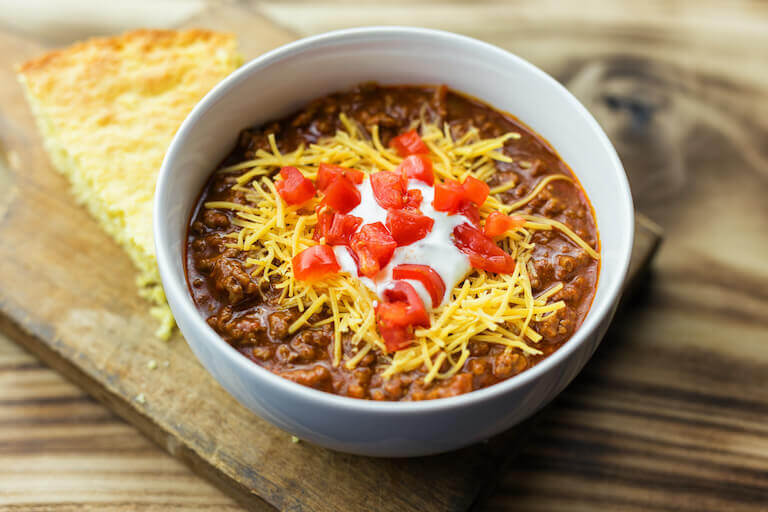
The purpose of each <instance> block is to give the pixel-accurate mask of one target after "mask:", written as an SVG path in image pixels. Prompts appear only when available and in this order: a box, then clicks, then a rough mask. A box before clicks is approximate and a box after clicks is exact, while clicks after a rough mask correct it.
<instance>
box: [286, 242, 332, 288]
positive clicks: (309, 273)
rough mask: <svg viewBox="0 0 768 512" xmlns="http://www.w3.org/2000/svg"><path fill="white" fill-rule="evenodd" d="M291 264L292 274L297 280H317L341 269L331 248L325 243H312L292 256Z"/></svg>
mask: <svg viewBox="0 0 768 512" xmlns="http://www.w3.org/2000/svg"><path fill="white" fill-rule="evenodd" d="M292 264H293V276H294V277H295V278H296V279H298V280H299V281H317V280H319V279H322V278H323V277H325V276H326V275H328V274H333V273H335V272H338V271H339V270H340V269H341V267H339V263H338V262H337V261H336V255H335V254H334V252H333V248H332V247H330V246H327V245H313V246H312V247H309V248H308V249H304V250H303V251H301V252H300V253H299V254H297V255H296V256H294V258H293V260H292Z"/></svg>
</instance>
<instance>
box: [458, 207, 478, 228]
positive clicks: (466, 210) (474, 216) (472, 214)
mask: <svg viewBox="0 0 768 512" xmlns="http://www.w3.org/2000/svg"><path fill="white" fill-rule="evenodd" d="M456 213H458V214H460V215H463V216H465V217H466V218H468V219H469V220H470V222H472V224H474V225H475V226H477V225H479V224H480V209H479V208H478V207H477V205H476V204H475V203H471V202H469V201H463V202H462V203H461V205H460V206H459V209H458V210H457V211H456Z"/></svg>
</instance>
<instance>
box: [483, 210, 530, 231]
mask: <svg viewBox="0 0 768 512" xmlns="http://www.w3.org/2000/svg"><path fill="white" fill-rule="evenodd" d="M523 224H525V219H524V218H523V217H520V216H519V215H513V216H511V217H510V216H509V215H504V214H503V213H501V212H491V214H490V215H488V217H487V218H486V219H485V229H484V232H485V236H490V237H494V236H500V235H503V234H504V233H506V232H507V231H509V230H512V229H516V228H519V227H522V226H523Z"/></svg>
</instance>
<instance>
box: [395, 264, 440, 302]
mask: <svg viewBox="0 0 768 512" xmlns="http://www.w3.org/2000/svg"><path fill="white" fill-rule="evenodd" d="M392 279H413V280H415V281H419V282H420V283H421V284H423V285H424V288H426V289H427V292H428V293H429V296H430V298H431V299H432V307H433V308H436V307H437V306H439V305H440V303H441V302H442V301H443V297H444V296H445V283H444V282H443V278H442V277H440V274H438V273H437V272H436V271H435V269H433V268H432V267H430V266H427V265H415V264H412V263H403V264H402V265H398V266H396V267H395V268H393V269H392Z"/></svg>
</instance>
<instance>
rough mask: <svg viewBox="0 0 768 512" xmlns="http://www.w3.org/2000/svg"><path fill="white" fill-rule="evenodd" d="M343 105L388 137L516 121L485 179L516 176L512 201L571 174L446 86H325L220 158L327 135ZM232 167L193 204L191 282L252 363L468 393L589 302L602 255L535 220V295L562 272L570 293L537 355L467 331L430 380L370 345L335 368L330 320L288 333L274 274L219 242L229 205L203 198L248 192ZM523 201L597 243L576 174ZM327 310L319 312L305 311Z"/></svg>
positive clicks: (393, 395)
mask: <svg viewBox="0 0 768 512" xmlns="http://www.w3.org/2000/svg"><path fill="white" fill-rule="evenodd" d="M340 113H345V114H346V115H347V116H348V117H349V118H350V119H353V120H355V121H356V122H357V123H359V124H360V125H361V126H363V127H370V126H372V125H374V124H378V126H379V130H380V136H381V138H382V141H383V142H384V144H387V143H388V141H389V140H390V139H391V138H392V137H394V136H397V135H398V134H400V133H401V132H403V131H405V130H406V129H407V128H408V127H409V125H410V124H411V122H412V121H414V120H417V119H419V118H420V117H421V116H425V117H426V118H427V119H430V120H432V121H436V122H439V123H440V125H441V126H442V124H443V123H448V125H449V126H450V127H451V129H452V132H453V134H454V136H460V135H461V134H462V133H464V132H465V131H466V130H467V129H469V128H470V127H475V128H477V129H478V130H479V131H480V134H481V136H482V137H483V138H490V137H497V136H500V135H502V134H504V133H507V132H510V131H514V132H517V133H519V134H520V135H521V137H520V138H519V139H512V140H509V141H508V142H507V143H506V144H505V147H504V153H505V154H506V155H508V156H509V157H511V158H512V159H513V162H512V163H505V162H497V170H498V172H497V173H496V174H495V175H494V176H493V177H492V178H491V180H490V182H489V185H490V186H491V187H493V186H496V185H499V184H502V183H506V182H508V181H510V180H511V181H512V182H513V183H514V185H515V186H514V187H513V188H511V189H509V190H508V191H507V192H504V193H503V194H502V200H503V201H505V202H507V203H511V202H514V201H515V200H517V199H520V198H521V197H524V196H525V195H526V194H528V193H529V192H530V191H531V190H532V189H533V188H534V187H535V185H536V183H537V182H539V180H541V179H542V178H543V177H545V176H547V175H550V174H566V175H569V176H573V174H572V172H571V171H570V169H569V168H568V166H567V165H566V164H565V163H564V162H563V161H562V160H560V158H559V157H558V156H557V154H556V153H555V152H554V151H553V150H552V149H551V148H550V147H549V146H548V144H547V143H546V142H545V141H544V140H543V139H542V138H541V137H539V136H538V135H536V134H535V133H533V132H532V131H531V130H530V129H528V128H527V127H526V126H524V125H523V124H522V123H521V122H519V121H517V120H516V119H514V118H513V117H511V116H509V115H507V114H503V113H500V112H497V111H495V110H493V109H492V108H490V107H489V106H487V105H485V104H482V103H480V102H478V101H476V100H473V99H470V98H467V97H465V96H462V95H460V94H458V93H455V92H453V91H451V90H449V89H447V88H445V87H421V86H419V87H412V86H396V87H383V86H378V85H375V84H364V85H361V86H359V87H357V88H356V89H354V90H352V91H350V92H344V93H337V94H332V95H329V96H326V97H323V98H320V99H318V100H315V101H313V102H312V103H310V104H309V105H307V107H306V108H304V109H303V110H301V111H299V112H297V113H295V114H293V115H291V116H288V117H286V118H284V119H281V120H279V121H275V122H271V123H267V124H265V125H263V126H260V127H256V128H250V129H246V130H244V131H243V132H242V133H241V134H240V137H239V140H238V142H237V146H236V147H235V149H234V150H233V151H232V153H231V154H230V155H229V156H228V157H227V158H226V159H225V161H224V162H222V166H226V165H232V164H235V163H238V162H242V161H244V160H249V159H251V158H253V156H254V152H255V151H256V150H258V149H260V148H261V149H265V150H268V149H269V143H268V139H267V137H268V135H269V134H272V133H273V134H275V136H276V140H277V143H278V146H279V149H280V150H281V151H282V152H289V151H292V150H294V149H295V148H296V147H298V145H299V144H300V143H305V144H307V143H312V142H316V141H317V140H318V139H320V138H322V137H324V136H331V135H333V134H334V133H335V131H336V130H337V129H338V128H341V127H342V126H341V123H340V121H339V114H340ZM235 178H236V175H233V174H232V173H219V174H213V176H212V177H211V179H210V181H209V182H208V184H207V185H206V187H205V189H204V190H203V192H202V195H201V198H200V201H199V204H198V207H197V209H196V210H195V212H194V214H193V216H192V219H191V223H190V228H189V234H188V240H187V249H186V267H187V277H188V281H189V286H190V291H191V293H192V296H193V297H194V301H195V304H196V305H197V307H198V309H199V311H200V313H201V314H202V315H203V316H204V317H205V318H206V319H207V321H208V324H209V325H210V326H211V327H213V329H214V330H215V331H216V332H217V333H219V334H220V335H221V336H222V337H223V338H224V339H225V340H226V341H227V342H228V343H230V344H231V345H232V346H233V347H235V348H236V349H237V350H238V351H240V352H241V353H242V354H243V355H244V356H245V357H247V358H249V359H251V360H252V361H254V362H256V363H257V364H260V365H262V366H263V367H265V368H267V369H269V370H270V371H272V372H274V373H276V374H278V375H280V376H282V377H284V378H286V379H289V380H292V381H294V382H297V383H299V384H302V385H305V386H310V387H313V388H315V389H319V390H322V391H327V392H330V393H335V394H339V395H345V396H350V397H355V398H366V399H374V400H424V399H433V398H442V397H450V396H454V395H459V394H462V393H467V392H469V391H472V390H475V389H480V388H484V387H487V386H490V385H493V384H495V383H497V382H500V381H502V380H505V379H508V378H510V377H512V376H514V375H517V374H518V373H520V372H522V371H523V370H525V369H527V368H530V367H531V366H533V365H535V364H537V363H538V362H540V361H541V360H542V359H544V358H546V357H547V356H549V355H550V354H551V353H552V352H554V351H555V350H557V349H558V348H559V347H560V346H561V345H562V344H563V343H565V342H566V341H567V340H568V338H570V337H571V335H572V334H573V332H574V331H575V330H576V328H577V327H578V326H579V325H580V324H581V322H582V320H583V319H584V317H585V316H586V314H587V311H588V309H589V307H590V304H591V302H592V298H593V296H594V293H595V288H596V284H597V279H598V265H599V263H598V262H597V261H596V260H594V259H592V258H591V257H590V256H589V255H588V254H587V253H586V252H585V251H584V250H582V249H581V248H579V247H578V246H576V245H575V244H574V243H573V242H571V241H570V240H569V239H568V238H566V237H565V236H564V235H563V234H561V233H560V232H558V231H556V230H552V231H538V232H536V233H535V235H534V238H533V241H534V242H535V243H536V247H535V250H534V252H533V256H532V259H531V261H530V265H529V272H530V279H531V284H532V288H533V292H534V295H535V294H536V293H540V292H542V291H544V290H547V289H549V288H550V287H551V286H553V285H555V284H557V283H558V282H562V283H563V285H564V286H563V288H562V289H561V290H560V291H559V292H558V293H557V294H556V295H555V296H554V297H553V299H552V300H563V301H564V302H565V304H566V307H565V308H563V309H561V310H559V311H557V312H556V314H553V315H551V316H549V317H548V318H546V320H544V321H542V322H540V323H537V324H534V325H533V327H534V328H535V329H536V330H537V331H538V332H539V333H540V334H541V335H542V336H543V340H541V341H540V342H539V343H538V344H537V347H536V348H538V349H540V350H541V351H542V354H541V355H537V356H529V355H525V354H523V353H522V352H520V351H517V350H515V351H512V352H509V351H505V350H504V347H503V346H500V345H496V344H491V343H484V342H472V343H470V345H469V349H470V354H471V356H470V357H469V358H468V359H467V360H466V363H465V364H464V366H463V368H462V370H461V371H460V372H459V373H457V374H456V375H454V376H453V377H451V378H450V379H447V380H435V381H433V382H431V383H430V384H429V385H424V383H423V377H424V375H425V371H424V369H423V368H421V369H418V370H414V371H411V372H407V373H401V374H397V375H395V376H393V377H391V378H390V379H388V380H386V379H383V378H382V377H381V373H382V372H383V370H384V369H385V368H386V364H387V361H386V360H385V359H386V358H385V357H383V356H382V355H380V354H377V353H375V352H376V351H373V350H372V351H370V352H369V353H368V354H367V355H366V356H365V357H364V358H363V359H362V361H360V363H359V364H358V365H357V368H355V369H353V370H348V369H346V368H345V366H344V364H341V365H339V366H338V367H336V368H334V367H333V365H332V364H331V361H332V353H331V351H332V345H333V343H332V339H333V332H332V327H331V326H330V325H324V326H323V327H320V328H304V329H302V330H299V331H298V332H296V333H295V334H293V335H289V334H288V327H289V325H290V324H291V323H292V321H293V320H294V319H296V318H297V317H298V313H297V312H296V311H291V310H284V309H281V308H280V307H279V306H278V297H279V293H278V292H277V291H276V289H275V288H274V284H275V283H271V282H262V283H257V282H254V281H252V280H251V278H250V276H249V274H248V272H247V271H246V270H245V267H244V260H245V253H242V252H240V251H239V250H237V249H232V248H227V247H225V245H224V244H225V243H226V242H225V238H224V237H223V235H225V234H226V233H229V232H232V231H235V230H236V228H235V227H234V226H233V225H232V223H231V220H232V219H231V218H230V217H229V215H230V213H228V212H225V211H223V210H210V209H205V208H203V207H202V204H203V203H204V202H207V201H218V200H224V201H232V202H242V201H244V198H243V197H242V195H241V193H240V192H237V191H234V190H232V189H231V186H232V184H233V182H234V179H235ZM522 212H523V213H531V214H537V215H541V216H546V217H549V218H552V219H555V220H558V221H560V222H563V223H566V224H567V225H568V226H569V227H571V229H572V230H573V231H574V232H576V233H577V234H578V235H579V236H580V237H581V238H582V239H583V240H585V241H586V242H587V243H588V244H590V245H591V246H592V247H597V246H598V239H597V230H596V227H595V222H594V217H593V213H592V210H591V207H590V204H589V202H588V200H587V198H586V196H585V194H584V192H583V191H582V189H581V188H580V187H579V186H578V185H576V184H573V183H570V182H568V181H563V180H556V181H552V182H551V183H549V184H548V185H547V186H546V187H545V188H544V189H543V190H542V191H541V193H539V194H538V196H537V197H536V198H535V199H533V200H532V201H530V202H529V203H528V205H527V206H526V207H525V208H524V209H523V210H522ZM322 318H323V315H322V314H320V313H318V314H316V315H315V317H313V319H312V322H313V323H314V322H317V321H319V320H321V319H322ZM342 350H343V358H344V359H346V358H347V357H349V356H350V354H353V353H354V352H355V348H354V347H352V346H350V344H349V340H347V339H345V340H344V341H343V343H342Z"/></svg>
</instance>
